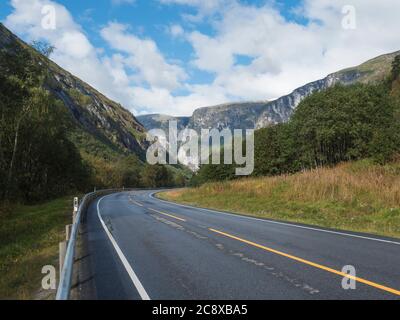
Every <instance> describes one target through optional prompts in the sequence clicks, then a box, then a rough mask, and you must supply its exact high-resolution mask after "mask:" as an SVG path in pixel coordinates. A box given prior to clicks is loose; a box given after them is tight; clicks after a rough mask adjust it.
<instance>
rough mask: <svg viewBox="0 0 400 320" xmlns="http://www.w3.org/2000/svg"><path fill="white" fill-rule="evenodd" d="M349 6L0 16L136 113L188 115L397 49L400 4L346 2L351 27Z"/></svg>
mask: <svg viewBox="0 0 400 320" xmlns="http://www.w3.org/2000/svg"><path fill="white" fill-rule="evenodd" d="M348 2H349V1H346V0H337V1H335V2H331V1H326V0H314V1H311V0H304V1H303V0H302V1H299V0H286V1H283V0H282V1H280V0H253V1H252V0H241V1H240V0H230V1H229V0H214V1H213V0H134V1H132V0H86V1H70V0H56V1H50V0H12V1H2V2H1V3H0V13H1V15H0V19H1V21H3V22H4V23H5V24H6V26H7V27H9V28H10V29H11V30H12V31H13V32H15V33H17V34H18V35H19V36H21V37H22V38H23V39H24V40H26V41H28V42H29V41H32V40H40V39H41V40H46V41H48V42H50V43H52V44H53V45H55V46H56V47H57V50H56V52H55V54H54V56H53V57H52V59H53V60H54V61H55V62H56V63H58V64H60V65H61V66H62V67H64V68H66V69H68V70H69V71H71V72H72V73H74V74H76V75H77V76H79V77H80V78H82V79H83V80H85V81H87V82H88V83H89V84H91V85H92V86H94V87H95V88H96V89H98V90H100V91H102V92H103V93H105V94H106V95H108V96H109V97H110V98H112V99H114V100H116V101H118V102H120V103H122V104H123V105H124V106H126V107H127V108H129V109H130V110H131V111H132V112H133V113H136V114H137V113H153V112H157V113H159V112H160V113H169V114H174V115H183V114H185V115H189V114H191V112H192V111H193V110H194V109H195V108H198V107H202V106H207V105H212V104H218V103H225V102H229V101H245V100H270V99H273V98H277V97H279V96H281V95H283V94H287V93H289V92H290V91H291V90H294V89H295V88H296V87H298V86H300V85H303V84H305V83H307V82H309V81H313V80H316V79H318V78H321V77H323V76H326V75H327V74H328V73H330V72H333V71H337V70H339V69H341V68H344V67H349V66H353V65H355V64H359V63H361V62H363V61H365V60H367V59H368V58H372V57H374V56H375V55H378V54H381V53H386V52H389V51H394V50H398V49H400V45H399V44H398V43H400V42H399V41H398V40H399V39H398V36H397V35H396V34H392V35H385V36H382V29H383V28H393V29H391V30H398V27H399V25H398V24H399V22H397V20H399V19H398V17H397V16H396V15H394V14H393V12H396V10H395V9H396V7H397V8H398V7H399V2H398V1H395V0H382V1H381V2H380V5H377V3H376V1H372V0H352V1H350V2H352V4H353V5H354V10H355V13H356V15H355V18H357V27H356V28H354V29H352V30H346V29H345V28H343V27H342V20H343V18H344V17H345V14H344V13H343V12H342V11H343V7H344V6H345V5H346V4H348ZM46 5H52V6H54V7H55V13H56V18H57V20H56V21H57V28H56V29H55V30H51V31H49V30H42V29H41V27H40V24H41V20H42V19H43V14H42V12H41V8H42V7H43V6H46ZM376 12H379V14H376ZM397 12H398V10H397ZM396 28H397V29H396ZM374 30H375V31H374Z"/></svg>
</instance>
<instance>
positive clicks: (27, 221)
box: [0, 197, 72, 300]
mask: <svg viewBox="0 0 400 320" xmlns="http://www.w3.org/2000/svg"><path fill="white" fill-rule="evenodd" d="M71 215H72V201H71V197H65V198H60V199H57V200H53V201H50V202H47V203H44V204H40V205H33V206H25V205H16V206H15V207H13V208H9V209H7V210H5V209H3V210H1V215H0V299H18V300H19V299H24V300H25V299H38V298H41V299H52V298H54V292H49V293H48V294H46V293H44V294H43V292H40V289H41V279H42V277H43V276H44V275H42V274H41V270H42V267H43V266H45V265H53V266H54V267H55V268H56V270H57V276H58V244H59V242H60V241H63V240H64V239H65V225H66V224H68V223H71ZM39 293H40V294H39ZM39 296H40V297H39Z"/></svg>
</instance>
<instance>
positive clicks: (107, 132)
mask: <svg viewBox="0 0 400 320" xmlns="http://www.w3.org/2000/svg"><path fill="white" fill-rule="evenodd" d="M15 46H22V47H23V48H25V49H26V50H30V52H31V53H32V54H33V55H34V56H35V58H36V59H37V61H38V63H40V64H41V65H42V66H43V68H47V70H46V71H47V74H48V79H47V81H46V89H48V90H49V91H50V92H51V93H52V94H53V95H54V96H55V97H56V98H57V99H59V100H60V101H62V103H63V104H64V105H65V107H66V108H67V109H68V110H69V111H70V114H71V119H72V123H73V126H72V128H71V138H72V139H73V140H74V142H75V143H76V144H77V145H78V147H79V148H80V149H81V150H82V151H84V152H87V153H92V152H93V151H96V152H97V153H101V152H102V150H106V152H107V153H109V152H111V153H114V154H121V153H124V154H126V153H135V154H137V155H138V156H139V157H141V158H143V156H144V150H145V147H146V142H145V129H144V127H143V126H142V124H141V123H140V122H139V121H138V120H137V119H136V118H135V117H134V116H133V115H132V114H131V113H130V112H129V111H128V110H126V109H124V108H123V107H122V106H121V105H120V104H118V103H116V102H114V101H112V100H110V99H108V98H107V97H105V96H104V95H103V94H101V93H100V92H98V91H97V90H95V89H94V88H92V87H91V86H89V85H88V84H87V83H85V82H83V81H82V80H80V79H78V78H77V77H75V76H74V75H72V74H71V73H69V72H68V71H66V70H64V69H62V68H61V67H59V66H58V65H57V64H55V63H54V62H52V61H51V60H49V59H47V58H46V57H45V56H43V55H41V54H40V53H39V52H38V51H36V50H35V49H33V48H32V47H30V46H29V45H27V44H26V43H24V42H23V41H22V40H20V39H19V38H18V37H17V36H15V35H14V34H13V33H12V32H11V31H9V30H8V29H7V28H6V27H4V26H3V25H2V24H0V49H1V50H12V48H13V47H15Z"/></svg>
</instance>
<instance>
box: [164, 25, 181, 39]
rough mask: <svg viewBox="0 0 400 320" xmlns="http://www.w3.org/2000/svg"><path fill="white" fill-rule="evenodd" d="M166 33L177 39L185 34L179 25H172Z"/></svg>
mask: <svg viewBox="0 0 400 320" xmlns="http://www.w3.org/2000/svg"><path fill="white" fill-rule="evenodd" d="M168 33H169V34H170V35H171V36H172V37H174V38H178V37H181V36H183V35H184V34H185V30H183V28H182V26H181V25H179V24H173V25H171V26H170V27H169V28H168Z"/></svg>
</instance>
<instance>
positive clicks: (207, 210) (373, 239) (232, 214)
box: [149, 191, 400, 245]
mask: <svg viewBox="0 0 400 320" xmlns="http://www.w3.org/2000/svg"><path fill="white" fill-rule="evenodd" d="M158 192H159V191H156V192H153V193H150V194H149V197H150V198H152V199H155V200H158V201H161V202H165V203H167V204H169V205H176V206H179V207H183V208H188V209H197V210H200V211H206V212H211V213H217V214H223V215H227V216H233V217H236V218H242V219H248V220H255V221H262V222H265V223H272V224H278V225H282V226H287V227H293V228H300V229H306V230H311V231H317V232H324V233H330V234H336V235H340V236H345V237H352V238H359V239H364V240H371V241H377V242H383V243H390V244H395V245H400V242H397V241H391V240H384V239H379V238H372V237H366V236H360V235H356V234H351V233H345V232H340V231H333V230H325V229H319V228H313V227H306V226H301V225H298V224H294V223H285V222H279V221H272V220H267V219H259V218H256V217H251V216H244V215H240V214H234V213H229V212H222V211H217V210H212V209H206V208H200V207H193V206H188V205H184V204H180V203H175V202H171V201H166V200H162V199H159V198H156V197H154V194H156V193H158Z"/></svg>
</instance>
